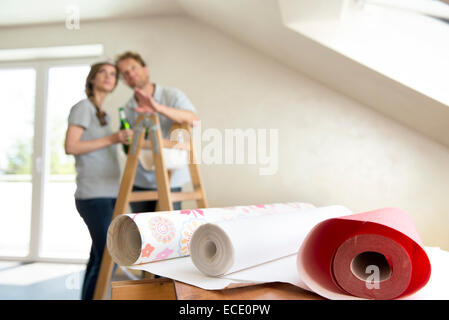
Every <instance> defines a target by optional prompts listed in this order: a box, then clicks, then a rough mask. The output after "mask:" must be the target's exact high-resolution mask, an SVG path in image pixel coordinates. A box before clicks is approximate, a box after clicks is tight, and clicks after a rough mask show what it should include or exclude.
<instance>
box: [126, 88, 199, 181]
mask: <svg viewBox="0 0 449 320" xmlns="http://www.w3.org/2000/svg"><path fill="white" fill-rule="evenodd" d="M154 86H155V87H154V93H153V99H154V100H155V101H156V102H157V103H160V104H163V105H165V106H168V107H172V108H176V109H182V110H189V111H192V112H195V113H196V109H195V106H194V105H193V104H192V102H190V100H189V99H188V98H187V96H186V95H185V94H184V93H183V92H182V91H181V90H179V89H177V88H170V87H162V86H160V85H157V84H155V85H154ZM136 107H137V102H136V99H135V98H134V97H132V98H131V99H130V100H129V101H128V103H127V104H126V105H125V114H126V118H127V120H128V122H129V124H130V125H131V127H134V124H135V122H136V119H137V117H138V116H139V114H138V113H137V112H135V111H134V110H135V108H136ZM158 116H159V122H160V125H161V132H162V136H163V138H165V139H168V138H169V134H170V127H171V125H172V123H173V121H172V120H170V119H169V118H167V117H165V116H163V115H161V114H158ZM189 180H190V174H189V170H188V167H187V166H185V167H184V168H182V169H177V170H173V172H172V176H171V180H170V186H171V187H172V188H176V187H182V186H183V185H184V184H185V183H186V182H188V181H189ZM134 185H135V186H137V187H140V188H145V189H155V188H157V184H156V176H155V174H154V171H147V170H145V169H144V168H143V167H142V165H141V164H140V163H139V165H138V167H137V172H136V177H135V179H134Z"/></svg>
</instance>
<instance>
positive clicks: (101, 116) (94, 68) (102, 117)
mask: <svg viewBox="0 0 449 320" xmlns="http://www.w3.org/2000/svg"><path fill="white" fill-rule="evenodd" d="M104 65H110V66H113V67H114V68H115V72H116V73H115V74H116V76H115V85H116V86H117V81H118V69H117V66H116V65H115V64H114V63H112V62H98V63H95V64H93V65H91V66H90V71H89V74H88V75H87V78H86V86H85V90H84V91H85V92H86V95H87V98H88V99H89V100H90V101H91V102H92V104H93V105H94V106H95V108H96V109H97V118H98V120H99V121H100V124H101V125H102V126H105V125H106V124H107V123H106V113H105V112H104V111H103V110H101V109H100V108H99V107H98V106H97V103H96V101H95V96H94V86H93V84H92V80H93V79H95V77H96V76H97V73H98V72H99V71H100V69H101V67H103V66H104Z"/></svg>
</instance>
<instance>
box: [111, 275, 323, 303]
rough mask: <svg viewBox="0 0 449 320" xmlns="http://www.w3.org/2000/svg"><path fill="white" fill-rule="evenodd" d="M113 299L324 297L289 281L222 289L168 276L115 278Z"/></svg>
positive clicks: (112, 286)
mask: <svg viewBox="0 0 449 320" xmlns="http://www.w3.org/2000/svg"><path fill="white" fill-rule="evenodd" d="M111 299H112V300H175V299H177V300H320V299H323V298H322V297H320V296H318V295H316V294H314V293H312V292H309V291H306V290H303V289H301V288H299V287H296V286H294V285H291V284H288V283H282V282H271V283H264V284H257V285H252V286H246V287H238V288H231V289H222V290H204V289H201V288H198V287H195V286H192V285H189V284H186V283H182V282H179V281H175V280H172V279H168V278H160V279H144V280H129V281H115V282H112V284H111Z"/></svg>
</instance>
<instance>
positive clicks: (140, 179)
mask: <svg viewBox="0 0 449 320" xmlns="http://www.w3.org/2000/svg"><path fill="white" fill-rule="evenodd" d="M116 65H117V67H118V69H119V72H120V74H121V76H122V77H123V79H124V80H125V82H126V84H127V85H128V86H129V87H130V88H132V89H134V95H133V97H132V98H131V99H130V100H129V101H128V103H127V104H126V105H125V107H124V109H125V114H126V117H127V119H128V121H129V123H130V125H131V126H134V124H135V122H136V119H137V117H138V113H139V112H146V113H153V112H156V113H157V114H158V116H159V121H160V125H161V131H162V136H163V138H165V139H167V138H169V131H170V127H171V125H172V123H173V122H176V123H188V124H189V125H193V124H194V122H195V121H196V120H198V117H197V116H196V109H195V107H194V106H193V104H192V103H191V102H190V100H189V99H188V98H187V96H186V95H185V94H184V93H183V92H182V91H181V90H179V89H176V88H169V87H163V86H160V85H158V84H155V83H151V82H150V76H149V70H148V67H147V66H146V64H145V62H144V61H143V59H142V57H141V56H140V55H139V54H138V53H135V52H129V51H128V52H125V53H123V54H121V55H119V56H118V57H117V59H116ZM136 99H137V100H136ZM189 179H190V175H189V171H188V168H187V166H186V167H185V168H183V169H178V170H173V172H172V176H171V181H170V186H171V191H172V192H179V191H181V188H182V186H183V185H184V184H185V183H186V182H187V181H189ZM146 190H152V191H155V190H157V184H156V176H155V173H154V171H147V170H145V169H144V168H143V167H142V165H141V164H140V163H139V165H138V167H137V172H136V178H135V180H134V185H133V191H146ZM156 203H157V202H156V201H142V202H133V203H131V208H132V211H133V212H135V213H137V212H153V211H155V209H156ZM173 209H174V210H180V209H181V203H180V202H175V203H174V204H173Z"/></svg>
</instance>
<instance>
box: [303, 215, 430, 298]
mask: <svg viewBox="0 0 449 320" xmlns="http://www.w3.org/2000/svg"><path fill="white" fill-rule="evenodd" d="M297 267H298V273H299V276H300V278H301V279H302V280H303V281H304V283H305V284H306V285H307V286H308V287H309V288H310V289H311V290H312V291H314V292H316V293H318V294H319V295H321V296H323V297H326V298H329V299H353V298H354V297H358V298H367V299H395V298H402V297H405V296H407V295H410V294H412V293H414V292H416V291H418V290H419V289H421V288H422V287H423V286H424V285H425V284H426V283H427V282H428V280H429V278H430V273H431V266H430V262H429V259H428V257H427V255H426V252H425V251H424V248H423V246H422V244H421V240H420V238H419V235H418V232H417V230H416V228H415V226H414V224H413V221H412V219H411V218H410V216H408V214H407V213H405V212H404V211H402V210H399V209H395V208H384V209H379V210H374V211H369V212H364V213H359V214H354V215H349V216H344V217H339V218H334V219H329V220H326V221H323V222H321V223H320V224H318V225H317V226H315V227H314V228H313V229H312V230H311V231H310V233H309V234H308V236H307V238H306V239H305V240H304V242H303V243H302V245H301V248H300V250H299V252H298V256H297Z"/></svg>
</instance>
